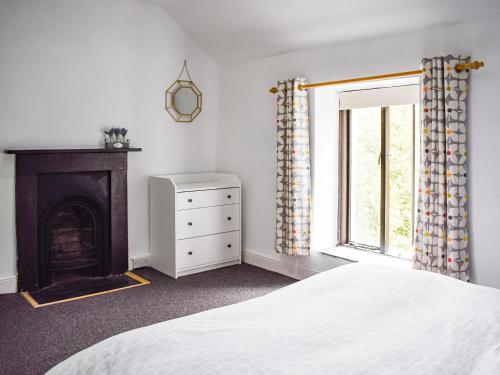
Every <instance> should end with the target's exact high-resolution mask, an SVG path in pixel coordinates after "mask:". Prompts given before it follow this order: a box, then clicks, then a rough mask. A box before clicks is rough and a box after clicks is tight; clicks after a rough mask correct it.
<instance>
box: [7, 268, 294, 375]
mask: <svg viewBox="0 0 500 375" xmlns="http://www.w3.org/2000/svg"><path fill="white" fill-rule="evenodd" d="M134 272H136V273H137V274H138V275H141V276H143V277H145V278H147V279H149V280H150V281H151V284H149V285H145V286H139V287H137V288H131V289H127V290H123V291H118V292H114V293H110V294H107V295H103V296H96V297H91V298H87V299H83V300H79V301H73V302H65V303H61V304H57V305H52V306H46V307H42V308H39V309H34V308H33V307H31V306H30V305H29V304H28V302H27V301H26V300H24V298H23V297H21V296H20V295H19V294H4V295H0V340H1V341H0V374H2V375H3V374H23V375H24V374H41V373H44V372H45V371H47V370H48V369H50V368H51V367H53V366H54V365H56V364H57V363H59V362H60V361H62V360H64V359H65V358H67V357H69V356H70V355H72V354H74V353H76V352H79V351H80V350H82V349H84V348H86V347H88V346H90V345H92V344H95V343H97V342H99V341H102V340H104V339H106V338H108V337H110V336H113V335H116V334H118V333H120V332H124V331H128V330H131V329H134V328H138V327H143V326H146V325H150V324H154V323H158V322H161V321H164V320H169V319H174V318H177V317H180V316H185V315H190V314H194V313H197V312H200V311H203V310H208V309H212V308H215V307H219V306H225V305H229V304H233V303H237V302H240V301H244V300H247V299H250V298H254V297H258V296H262V295H264V294H266V293H269V292H271V291H273V290H275V289H278V288H281V287H284V286H286V285H288V284H290V283H293V282H294V281H295V280H294V279H291V278H289V277H286V276H283V275H280V274H277V273H273V272H269V271H266V270H263V269H261V268H257V267H253V266H250V265H246V264H242V265H237V266H231V267H226V268H221V269H218V270H214V271H208V272H203V273H198V274H195V275H190V276H185V277H181V278H179V279H177V280H174V279H172V278H170V277H168V276H165V275H163V274H162V273H160V272H157V271H155V270H153V269H151V268H143V269H140V270H135V271H134Z"/></svg>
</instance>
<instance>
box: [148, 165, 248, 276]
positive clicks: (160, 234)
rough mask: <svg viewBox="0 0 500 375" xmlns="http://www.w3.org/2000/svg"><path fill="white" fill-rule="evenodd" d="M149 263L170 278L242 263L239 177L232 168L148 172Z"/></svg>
mask: <svg viewBox="0 0 500 375" xmlns="http://www.w3.org/2000/svg"><path fill="white" fill-rule="evenodd" d="M149 188H150V243H151V266H152V267H153V268H155V269H157V270H158V271H160V272H163V273H165V274H167V275H169V276H172V277H174V278H177V277H180V276H184V275H189V274H191V273H195V272H201V271H207V270H210V269H214V268H219V267H224V266H228V265H232V264H239V263H241V227H240V225H241V224H240V222H241V206H240V202H241V182H240V180H239V178H238V177H237V176H235V175H232V174H225V173H196V174H182V175H163V176H152V177H150V183H149Z"/></svg>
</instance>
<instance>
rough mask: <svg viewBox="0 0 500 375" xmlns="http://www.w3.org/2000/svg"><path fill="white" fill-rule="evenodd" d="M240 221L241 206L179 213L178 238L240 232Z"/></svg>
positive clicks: (177, 222) (177, 215)
mask: <svg viewBox="0 0 500 375" xmlns="http://www.w3.org/2000/svg"><path fill="white" fill-rule="evenodd" d="M239 219H240V205H239V204H232V205H226V206H216V207H205V208H195V209H193V210H183V211H177V213H176V222H175V229H176V237H177V239H182V238H190V237H197V236H206V235H208V234H215V233H222V232H230V231H233V230H239V229H240V220H239Z"/></svg>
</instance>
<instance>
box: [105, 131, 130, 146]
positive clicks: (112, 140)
mask: <svg viewBox="0 0 500 375" xmlns="http://www.w3.org/2000/svg"><path fill="white" fill-rule="evenodd" d="M127 133H128V130H127V129H125V128H111V129H109V130H105V131H104V146H105V148H106V149H120V148H128V147H129V145H130V139H128V138H127Z"/></svg>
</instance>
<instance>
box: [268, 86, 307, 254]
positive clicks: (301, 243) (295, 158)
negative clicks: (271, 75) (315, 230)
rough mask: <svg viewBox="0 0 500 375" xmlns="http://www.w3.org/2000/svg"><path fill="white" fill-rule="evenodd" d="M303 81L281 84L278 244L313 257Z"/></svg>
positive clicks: (288, 251)
mask: <svg viewBox="0 0 500 375" xmlns="http://www.w3.org/2000/svg"><path fill="white" fill-rule="evenodd" d="M305 83H306V81H305V79H303V78H295V79H291V80H288V81H279V82H278V93H277V135H278V137H277V153H276V158H277V183H276V188H277V194H276V241H275V248H276V251H277V252H278V253H284V254H288V255H309V254H310V242H311V167H310V166H311V163H310V150H309V114H308V102H307V101H308V97H307V90H299V85H300V84H305Z"/></svg>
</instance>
